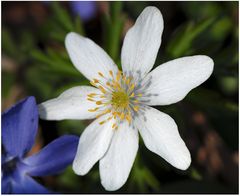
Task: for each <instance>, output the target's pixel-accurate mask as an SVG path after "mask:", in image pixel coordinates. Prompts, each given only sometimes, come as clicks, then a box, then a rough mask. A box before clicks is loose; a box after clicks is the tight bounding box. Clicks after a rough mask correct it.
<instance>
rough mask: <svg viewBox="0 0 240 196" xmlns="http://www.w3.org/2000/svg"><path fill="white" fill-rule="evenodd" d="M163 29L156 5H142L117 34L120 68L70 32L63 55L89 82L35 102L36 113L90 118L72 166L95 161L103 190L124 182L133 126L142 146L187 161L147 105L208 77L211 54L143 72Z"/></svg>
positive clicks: (171, 127)
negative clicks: (119, 35) (134, 18)
mask: <svg viewBox="0 0 240 196" xmlns="http://www.w3.org/2000/svg"><path fill="white" fill-rule="evenodd" d="M162 31H163V19H162V15H161V13H160V11H159V10H158V9H157V8H155V7H147V8H145V9H144V11H143V12H142V13H141V15H140V16H139V17H138V19H137V21H136V23H135V25H134V26H133V27H132V28H131V29H130V30H129V31H128V33H127V35H126V37H125V39H124V43H123V47H122V52H121V61H122V70H123V71H119V70H118V68H117V66H116V64H115V63H114V62H113V61H112V59H111V58H110V57H109V56H108V55H107V54H106V52H104V51H103V50H102V49H101V48H100V47H99V46H98V45H96V44H95V43H94V42H93V41H91V40H90V39H88V38H85V37H82V36H80V35H78V34H76V33H69V34H68V35H67V36H66V40H65V44H66V48H67V51H68V53H69V56H70V58H71V60H72V62H73V64H74V65H75V67H76V68H77V69H78V70H79V71H80V72H81V73H82V74H83V75H84V76H85V77H86V78H88V79H89V80H90V81H91V84H92V85H93V86H94V87H90V86H79V87H74V88H71V89H69V90H67V91H65V92H64V93H62V94H61V95H60V96H59V97H57V98H55V99H52V100H49V101H46V102H44V103H42V104H40V105H39V110H40V117H41V118H42V119H47V120H63V119H92V118H97V119H96V120H95V121H93V122H92V123H91V124H90V125H89V126H88V127H87V128H86V129H85V130H84V132H83V134H82V135H81V138H80V141H79V145H78V151H77V154H76V157H75V160H74V162H73V170H74V171H75V173H76V174H78V175H85V174H86V173H88V171H89V170H90V169H91V168H92V167H93V165H94V164H95V163H96V162H97V161H98V160H100V164H99V169H100V177H101V183H102V185H103V186H104V188H105V189H106V190H117V189H119V188H120V187H121V186H123V184H124V183H125V182H126V180H127V178H128V176H129V173H130V170H131V167H132V165H133V162H134V159H135V156H136V154H137V150H138V131H139V132H140V135H141V136H142V138H143V141H144V144H145V145H146V147H147V148H148V149H149V150H151V151H152V152H154V153H156V154H158V155H159V156H161V157H162V158H163V159H165V160H166V161H167V162H169V163H170V164H172V165H173V166H174V167H176V168H178V169H181V170H185V169H187V168H188V167H189V165H190V163H191V157H190V153H189V151H188V149H187V147H186V145H185V143H184V142H183V140H182V139H181V137H180V135H179V133H178V128H177V125H176V124H175V122H174V120H173V119H172V118H171V117H170V116H168V115H167V114H164V113H162V112H160V111H158V110H156V109H154V108H152V107H150V106H152V105H169V104H173V103H176V102H178V101H180V100H182V99H183V98H184V97H185V96H186V95H187V94H188V92H189V91H190V90H191V89H193V88H195V87H197V86H199V85H200V84H201V83H203V82H204V81H205V80H207V79H208V78H209V76H210V75H211V73H212V71H213V61H212V59H211V58H209V57H207V56H203V55H197V56H189V57H182V58H179V59H175V60H172V61H169V62H167V63H164V64H162V65H160V66H158V67H157V68H156V69H154V70H153V71H151V72H150V70H151V69H152V67H153V65H154V62H155V59H156V56H157V52H158V49H159V47H160V44H161V35H162ZM63 156H64V155H63Z"/></svg>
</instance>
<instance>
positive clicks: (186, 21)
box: [1, 1, 239, 193]
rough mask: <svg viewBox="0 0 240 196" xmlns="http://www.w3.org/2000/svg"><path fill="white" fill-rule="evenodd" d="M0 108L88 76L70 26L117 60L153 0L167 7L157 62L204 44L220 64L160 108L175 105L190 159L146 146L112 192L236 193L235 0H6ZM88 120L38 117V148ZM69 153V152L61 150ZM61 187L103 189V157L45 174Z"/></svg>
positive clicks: (52, 93) (44, 96)
mask: <svg viewBox="0 0 240 196" xmlns="http://www.w3.org/2000/svg"><path fill="white" fill-rule="evenodd" d="M1 3H2V91H1V92H2V111H4V110H5V109H6V108H8V107H10V106H11V105H13V104H14V103H16V102H17V101H18V100H20V99H22V98H24V97H26V96H29V95H33V96H35V97H36V99H37V102H38V103H40V102H42V101H45V100H48V99H51V98H54V97H56V96H58V95H59V94H60V93H61V92H63V91H64V90H66V89H68V88H70V87H73V86H77V85H82V84H89V82H88V81H87V80H86V79H85V78H84V77H83V76H82V75H81V73H79V72H78V71H77V70H76V69H75V68H74V67H73V65H72V63H71V62H70V59H69V57H68V55H67V53H66V49H65V47H64V38H65V35H66V34H67V33H68V32H70V31H75V32H78V33H80V34H82V35H84V36H87V37H89V38H91V39H92V40H94V41H95V42H96V43H97V44H99V45H100V46H101V47H103V48H104V49H105V50H106V51H107V52H108V54H109V55H110V56H111V57H112V58H113V59H114V60H115V62H116V63H118V64H119V65H120V51H121V45H122V41H123V38H124V35H125V33H126V31H127V30H128V29H129V28H130V27H131V26H132V25H133V24H134V21H135V20H136V18H137V16H138V15H139V14H140V13H141V11H142V10H143V9H144V8H145V7H146V6H149V5H154V6H157V7H158V8H159V9H160V10H161V12H162V15H163V19H164V32H163V36H162V45H161V47H160V50H159V54H158V57H157V60H156V63H155V66H157V65H160V64H161V63H163V62H166V61H168V60H172V59H174V58H177V57H182V56H187V55H195V54H204V55H208V56H210V57H211V58H213V60H214V62H215V67H214V72H213V74H212V76H211V77H210V79H209V80H207V81H206V82H205V83H204V84H203V85H201V86H200V87H198V88H197V89H194V90H193V91H191V92H190V93H189V94H188V95H187V97H186V98H185V99H184V100H183V101H181V102H179V103H177V104H173V105H170V106H166V107H157V109H159V110H161V111H163V112H166V113H167V114H169V115H171V116H172V117H173V118H174V119H175V121H176V123H177V125H178V127H179V131H180V135H181V136H182V138H183V140H184V141H185V142H186V145H187V146H188V148H189V150H190V152H191V156H192V164H191V166H190V168H189V169H188V170H187V171H180V170H177V169H175V168H173V167H172V166H171V165H169V164H168V163H166V162H165V161H164V160H163V159H162V158H160V157H158V156H157V155H155V154H153V153H152V152H150V151H148V150H147V149H146V147H145V146H144V145H143V143H142V141H140V149H139V151H138V155H137V158H136V160H135V163H134V166H133V169H132V171H131V173H130V176H129V179H128V181H127V183H126V184H125V185H124V186H123V187H122V188H121V189H120V190H119V191H117V192H114V193H238V162H239V157H238V156H239V154H238V145H239V144H238V138H239V136H238V56H239V51H238V50H239V49H238V43H239V42H238V35H239V27H238V15H239V13H238V11H239V10H238V2H237V1H235V2H230V1H228V2H196V1H195V2H136V1H135V2H127V1H126V2H85V3H83V2H59V3H58V2H44V1H40V2H1ZM89 123H90V121H73V120H71V121H70V120H66V121H59V122H56V121H42V120H41V121H40V125H39V133H40V134H39V136H38V139H37V140H36V145H35V147H34V148H33V150H32V152H31V153H34V152H37V151H38V150H39V149H40V148H41V147H42V146H44V145H46V144H47V143H49V142H50V141H52V140H53V139H55V138H57V137H58V136H60V135H62V134H68V133H69V134H76V135H80V134H81V132H82V131H83V130H84V128H85V127H86V126H87V125H88V124H89ZM63 156H64V155H63ZM37 180H39V181H40V182H41V183H42V184H44V185H45V186H47V187H48V188H49V189H51V190H54V191H57V192H60V193H106V191H104V189H103V187H102V186H101V184H100V179H99V171H98V164H96V165H95V166H94V168H93V169H92V170H91V172H90V173H88V174H87V175H86V176H83V177H80V176H77V175H75V174H74V173H73V171H72V169H71V166H69V168H68V169H67V170H66V171H65V172H64V173H61V174H59V175H57V176H49V177H45V178H39V179H37Z"/></svg>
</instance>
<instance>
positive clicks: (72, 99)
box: [38, 86, 101, 120]
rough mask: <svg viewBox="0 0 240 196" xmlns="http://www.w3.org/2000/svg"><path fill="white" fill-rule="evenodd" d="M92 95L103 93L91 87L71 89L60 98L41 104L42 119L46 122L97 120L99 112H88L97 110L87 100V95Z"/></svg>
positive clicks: (94, 105) (40, 113)
mask: <svg viewBox="0 0 240 196" xmlns="http://www.w3.org/2000/svg"><path fill="white" fill-rule="evenodd" d="M90 93H101V91H99V90H98V89H96V88H93V87H90V86H78V87H73V88H70V89H68V90H66V91H65V92H63V93H62V94H61V95H60V96H59V97H57V98H54V99H50V100H48V101H46V102H43V103H41V104H39V105H38V108H39V115H40V118H42V119H46V120H64V119H73V120H74V119H92V118H95V117H96V115H97V114H98V112H89V111H88V110H89V109H93V108H96V104H95V103H94V102H91V101H88V100H87V95H88V94H90Z"/></svg>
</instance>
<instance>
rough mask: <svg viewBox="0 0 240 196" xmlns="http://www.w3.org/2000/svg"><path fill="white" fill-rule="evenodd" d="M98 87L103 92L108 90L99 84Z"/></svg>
mask: <svg viewBox="0 0 240 196" xmlns="http://www.w3.org/2000/svg"><path fill="white" fill-rule="evenodd" d="M98 88H99V90H100V91H101V92H102V93H104V94H105V93H106V90H105V89H104V88H103V87H102V86H99V87H98Z"/></svg>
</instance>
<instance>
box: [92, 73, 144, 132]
mask: <svg viewBox="0 0 240 196" xmlns="http://www.w3.org/2000/svg"><path fill="white" fill-rule="evenodd" d="M98 75H99V76H100V77H101V79H93V81H91V82H90V83H91V84H92V85H93V86H95V87H97V88H98V89H99V90H100V91H101V93H100V94H96V93H90V94H88V98H87V99H88V100H89V101H92V102H95V104H96V106H97V107H96V108H93V109H89V111H90V112H96V111H100V114H99V115H98V116H97V118H98V117H100V116H103V115H105V114H111V115H110V117H108V118H107V119H106V120H104V121H101V122H100V123H99V124H100V125H102V124H104V123H105V122H107V121H109V120H111V119H113V118H114V119H115V123H114V124H113V125H112V128H113V129H117V128H118V124H119V123H120V122H121V121H123V120H127V121H128V123H129V124H131V121H132V116H133V114H134V113H135V112H137V111H138V110H139V104H140V103H139V100H138V98H139V97H141V96H142V94H140V93H136V92H135V84H134V81H133V78H132V77H131V76H125V75H123V74H122V72H121V71H118V73H117V74H115V75H114V74H113V72H112V71H109V75H110V76H111V77H105V76H104V75H103V74H102V73H101V72H99V73H98Z"/></svg>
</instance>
